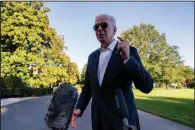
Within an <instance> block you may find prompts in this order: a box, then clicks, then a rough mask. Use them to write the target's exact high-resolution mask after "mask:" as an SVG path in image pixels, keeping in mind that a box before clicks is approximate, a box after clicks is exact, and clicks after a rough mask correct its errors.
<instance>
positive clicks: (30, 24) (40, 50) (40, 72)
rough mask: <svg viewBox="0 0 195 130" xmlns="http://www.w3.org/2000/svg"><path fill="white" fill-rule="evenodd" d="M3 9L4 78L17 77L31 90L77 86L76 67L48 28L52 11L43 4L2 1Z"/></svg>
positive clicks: (2, 74)
mask: <svg viewBox="0 0 195 130" xmlns="http://www.w3.org/2000/svg"><path fill="white" fill-rule="evenodd" d="M1 6H2V10H1V17H2V19H1V20H2V21H1V27H2V30H1V52H2V53H1V54H2V64H1V65H2V66H1V68H2V71H1V76H2V78H3V79H9V78H7V77H10V76H15V77H18V78H20V79H21V80H22V81H23V82H25V83H27V84H28V85H30V86H32V87H40V86H43V87H46V86H49V85H50V84H55V83H56V82H57V81H58V82H70V83H76V82H77V81H78V75H79V73H78V71H77V70H78V69H77V66H76V65H75V63H72V62H71V61H70V58H69V57H68V56H67V55H66V53H65V52H64V49H65V48H66V46H65V45H64V43H63V41H62V40H61V38H60V37H59V36H58V35H57V33H56V31H55V29H54V28H51V27H50V26H49V19H48V15H47V13H48V12H49V11H50V9H49V8H47V7H44V5H43V2H30V3H29V2H2V3H1ZM70 67H73V68H72V69H74V71H73V73H70V72H69V70H68V68H70Z"/></svg>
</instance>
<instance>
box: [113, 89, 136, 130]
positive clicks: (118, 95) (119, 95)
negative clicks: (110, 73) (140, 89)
mask: <svg viewBox="0 0 195 130" xmlns="http://www.w3.org/2000/svg"><path fill="white" fill-rule="evenodd" d="M114 95H115V103H116V107H117V111H118V113H119V115H120V117H121V118H122V121H123V125H124V127H123V130H137V128H136V126H132V125H129V122H128V118H129V112H128V109H127V104H126V102H125V97H124V95H123V92H122V90H121V89H120V88H117V89H116V90H115V91H114Z"/></svg>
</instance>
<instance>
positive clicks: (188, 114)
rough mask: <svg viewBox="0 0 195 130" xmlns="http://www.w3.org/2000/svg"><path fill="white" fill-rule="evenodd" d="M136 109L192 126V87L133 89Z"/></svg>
mask: <svg viewBox="0 0 195 130" xmlns="http://www.w3.org/2000/svg"><path fill="white" fill-rule="evenodd" d="M133 91H134V95H135V101H136V106H137V109H140V110H143V111H146V112H149V113H152V114H154V115H158V116H161V117H164V118H167V119H169V120H173V121H176V122H179V123H182V124H185V125H188V126H191V127H194V126H195V124H194V89H168V90H165V89H153V90H152V92H151V93H149V94H144V93H142V92H140V91H139V90H137V89H133Z"/></svg>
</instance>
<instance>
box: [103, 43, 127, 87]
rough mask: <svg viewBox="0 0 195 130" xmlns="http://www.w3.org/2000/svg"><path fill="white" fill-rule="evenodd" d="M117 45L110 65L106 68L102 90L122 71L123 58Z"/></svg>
mask: <svg viewBox="0 0 195 130" xmlns="http://www.w3.org/2000/svg"><path fill="white" fill-rule="evenodd" d="M117 45H118V43H117V44H116V46H115V48H114V50H113V52H112V55H111V57H110V60H109V62H108V65H107V67H106V71H105V74H104V78H103V81H102V85H101V88H102V87H104V86H106V84H108V83H109V82H110V81H112V79H113V78H114V77H115V75H116V74H117V73H118V72H119V71H120V68H122V67H123V66H122V64H121V63H122V57H121V56H120V54H119V53H118V52H117V51H118V49H117Z"/></svg>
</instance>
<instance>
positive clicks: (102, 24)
mask: <svg viewBox="0 0 195 130" xmlns="http://www.w3.org/2000/svg"><path fill="white" fill-rule="evenodd" d="M99 26H101V27H102V29H106V28H107V27H108V23H106V22H102V23H98V24H95V25H94V26H93V30H94V31H97V30H98V28H99ZM112 26H114V25H112Z"/></svg>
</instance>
